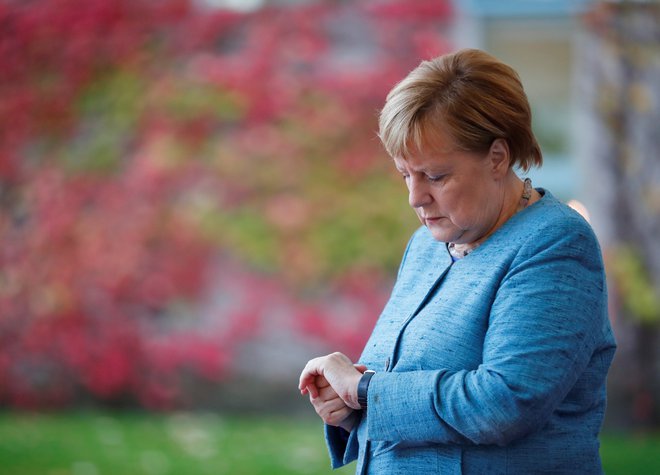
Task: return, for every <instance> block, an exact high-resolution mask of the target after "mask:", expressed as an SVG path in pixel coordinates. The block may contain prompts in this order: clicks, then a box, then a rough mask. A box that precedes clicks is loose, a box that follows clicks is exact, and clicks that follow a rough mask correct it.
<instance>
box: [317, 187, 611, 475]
mask: <svg viewBox="0 0 660 475" xmlns="http://www.w3.org/2000/svg"><path fill="white" fill-rule="evenodd" d="M538 191H539V192H541V193H542V194H543V197H542V198H541V199H540V200H539V201H538V202H536V203H534V204H533V205H530V206H529V207H528V208H526V209H525V210H523V211H520V212H519V213H517V214H515V215H514V216H513V217H512V218H511V219H509V220H508V221H507V222H506V223H504V225H502V226H501V227H500V228H499V229H498V230H497V231H496V232H495V233H494V234H492V235H491V236H490V237H489V238H488V239H487V240H486V241H485V242H484V243H483V244H482V245H481V246H479V247H478V248H476V249H475V250H474V251H472V252H471V253H470V254H469V255H468V256H466V257H465V258H463V259H460V260H458V261H456V262H452V259H451V257H450V255H449V253H448V251H447V248H446V244H445V243H442V242H438V241H436V240H435V239H434V238H433V237H432V236H431V234H430V233H429V231H428V230H427V229H426V228H424V227H422V228H420V229H419V230H417V232H415V234H414V235H413V236H412V238H411V240H410V242H409V244H408V247H407V249H406V252H405V255H404V257H403V261H402V262H401V267H400V269H399V274H398V277H397V281H396V284H395V286H394V289H393V290H392V295H391V297H390V300H389V302H388V303H387V305H386V306H385V308H384V310H383V312H382V314H381V316H380V318H379V320H378V322H377V323H376V326H375V328H374V330H373V333H372V335H371V337H370V339H369V341H368V342H367V345H366V347H365V349H364V352H363V354H362V356H361V358H360V362H361V363H363V364H365V365H366V366H367V367H368V368H369V369H373V370H375V371H376V374H375V375H374V376H373V378H372V379H371V383H370V386H369V392H368V409H367V410H366V411H363V412H362V413H361V414H360V416H361V418H360V422H359V424H358V425H357V426H356V428H354V429H353V431H352V432H351V433H350V436H349V437H348V438H347V437H346V436H347V435H348V434H347V433H346V432H345V431H343V429H339V428H336V427H331V426H326V440H327V442H328V447H329V451H330V458H331V462H332V466H333V467H335V468H336V467H339V466H342V465H344V464H346V463H348V462H350V461H352V460H355V459H357V460H358V464H357V473H374V474H386V473H410V474H413V473H414V474H424V473H429V474H431V473H433V474H437V473H442V474H445V473H452V474H453V473H456V474H459V473H463V474H483V473H488V474H489V475H495V474H500V473H501V474H505V473H506V474H532V473H539V472H543V473H553V474H563V473H575V474H599V473H602V468H601V464H600V458H599V454H598V447H599V442H598V433H599V430H600V427H601V424H602V420H603V415H604V411H605V378H606V374H607V371H608V368H609V366H610V362H611V360H612V357H613V356H614V351H615V342H614V338H613V336H612V331H611V328H610V324H609V320H608V316H607V289H606V283H605V274H604V270H603V262H602V258H601V251H600V247H599V245H598V242H597V240H596V237H595V235H594V233H593V231H592V229H591V227H590V226H589V224H588V223H587V222H586V221H585V220H584V219H583V218H582V217H581V216H580V215H579V214H578V213H577V212H575V211H574V210H572V209H571V208H569V207H568V206H566V205H564V204H562V203H560V202H559V201H558V200H556V199H555V198H554V197H553V196H552V195H551V194H550V193H549V192H547V191H544V190H542V189H539V190H538Z"/></svg>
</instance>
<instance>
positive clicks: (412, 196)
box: [408, 177, 432, 208]
mask: <svg viewBox="0 0 660 475" xmlns="http://www.w3.org/2000/svg"><path fill="white" fill-rule="evenodd" d="M431 199H432V198H431V195H430V194H429V190H428V186H427V185H426V184H425V183H424V182H423V181H421V180H419V179H416V178H413V177H410V178H409V179H408V203H410V206H412V207H413V208H420V207H422V206H425V205H427V204H429V202H430V201H431Z"/></svg>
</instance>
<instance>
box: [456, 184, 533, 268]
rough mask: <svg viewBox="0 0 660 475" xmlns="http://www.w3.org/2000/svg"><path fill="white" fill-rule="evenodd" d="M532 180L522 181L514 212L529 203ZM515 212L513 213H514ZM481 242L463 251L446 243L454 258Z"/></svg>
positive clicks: (467, 252)
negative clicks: (520, 193)
mask: <svg viewBox="0 0 660 475" xmlns="http://www.w3.org/2000/svg"><path fill="white" fill-rule="evenodd" d="M532 190H533V188H532V180H531V178H525V181H524V182H523V192H522V196H521V197H520V201H519V202H518V208H517V209H516V213H517V212H518V211H521V210H523V209H525V208H527V206H528V205H529V199H530V198H531V197H532ZM514 214H515V213H514ZM480 244H481V243H478V244H476V245H474V247H471V248H469V249H465V250H463V251H459V250H458V249H456V243H453V242H450V243H447V250H448V251H449V254H451V256H452V257H453V258H454V259H462V258H464V257H465V256H467V255H468V254H469V253H471V252H472V251H474V250H475V249H476V248H477V247H479V245H480Z"/></svg>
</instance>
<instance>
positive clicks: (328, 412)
mask: <svg viewBox="0 0 660 475" xmlns="http://www.w3.org/2000/svg"><path fill="white" fill-rule="evenodd" d="M314 384H315V386H316V388H317V390H318V396H317V397H313V396H312V394H311V393H310V394H309V401H310V402H311V403H312V406H314V410H315V411H316V413H317V414H318V415H319V417H320V418H321V419H323V422H325V423H326V424H328V425H331V426H336V427H341V428H342V429H344V430H346V431H348V432H350V431H351V429H352V428H353V426H354V425H355V419H356V417H357V411H356V410H355V409H352V408H350V407H348V406H347V405H346V403H345V402H344V401H343V400H342V398H340V397H339V395H338V394H337V392H336V391H335V390H334V389H333V388H332V386H330V383H328V380H327V379H325V377H324V376H317V377H316V378H315V380H314Z"/></svg>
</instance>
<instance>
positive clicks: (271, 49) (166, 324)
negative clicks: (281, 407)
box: [0, 0, 450, 409]
mask: <svg viewBox="0 0 660 475" xmlns="http://www.w3.org/2000/svg"><path fill="white" fill-rule="evenodd" d="M355 3H356V4H355V5H343V6H342V5H341V4H335V3H334V2H320V3H316V4H310V5H305V6H302V7H297V8H286V7H281V8H268V9H263V10H260V11H257V12H254V13H251V14H237V13H232V12H226V11H218V10H215V11H213V10H211V11H209V10H202V9H199V8H198V7H196V6H195V5H196V4H197V2H193V1H192V0H44V1H38V2H37V1H34V2H23V1H19V0H4V1H3V0H0V25H2V28H0V71H1V73H0V123H2V124H5V126H4V127H2V129H0V209H1V210H2V213H0V235H2V245H1V247H0V381H1V382H2V384H0V404H9V405H14V406H23V407H34V406H60V405H63V404H67V403H69V402H71V401H74V400H77V399H78V398H80V397H88V396H90V395H91V396H92V397H94V398H96V399H98V400H101V401H109V402H112V401H120V400H125V399H129V400H133V401H137V402H139V403H140V404H142V405H144V406H145V407H152V408H162V409H166V408H171V407H175V406H176V405H177V404H179V403H180V402H181V400H182V392H183V388H182V375H183V374H188V373H192V374H194V375H195V376H196V377H199V378H202V379H204V380H208V381H218V380H220V379H222V378H223V377H224V376H225V375H226V374H227V372H228V371H229V370H230V368H231V362H232V359H233V358H234V354H235V350H236V348H237V346H238V345H239V344H240V343H241V341H244V340H245V339H248V338H252V337H254V335H255V334H256V333H257V332H258V330H259V328H260V327H261V326H262V322H263V321H264V319H267V318H268V316H269V312H271V311H272V309H273V308H274V306H277V305H279V307H280V308H281V309H285V311H287V312H290V314H291V315H295V316H296V318H295V319H293V321H294V322H295V325H296V327H295V328H292V330H293V331H301V332H304V333H306V334H312V335H315V336H318V337H319V338H321V339H323V340H325V341H327V342H328V343H329V344H330V345H332V346H333V347H337V348H339V349H341V350H344V351H346V352H348V353H349V354H351V355H352V356H353V357H355V356H357V354H358V352H359V349H360V348H361V346H362V345H363V344H364V340H365V338H366V335H367V334H368V331H369V330H370V328H371V326H372V325H373V322H374V320H375V318H376V316H377V315H378V313H379V312H380V310H381V307H382V305H383V303H384V298H385V294H384V293H383V291H382V289H383V288H384V287H386V285H385V284H383V283H382V280H383V279H382V278H380V277H378V275H377V272H375V271H372V272H370V273H366V272H365V271H359V270H355V271H354V272H353V273H350V272H349V273H347V274H345V275H343V276H339V277H337V276H335V277H334V284H331V285H329V290H328V291H327V293H326V295H325V298H323V299H318V300H314V301H301V299H300V298H299V297H298V296H297V295H298V294H297V293H296V291H295V289H292V287H291V286H290V285H289V283H290V282H289V281H288V280H291V279H293V280H295V279H296V278H297V279H299V280H305V278H306V276H307V274H306V273H305V269H306V267H305V266H308V267H309V266H310V263H309V257H308V256H307V255H306V254H305V253H304V252H303V251H301V249H300V248H299V247H297V246H295V245H292V244H291V237H292V236H294V235H295V233H296V232H297V230H298V228H299V226H300V223H301V222H304V221H305V220H306V219H307V218H306V216H307V215H308V212H309V211H308V209H307V207H308V206H307V205H306V204H305V203H301V202H300V200H298V199H296V198H295V197H292V196H291V195H289V194H287V193H286V192H287V185H286V183H284V184H281V185H280V188H277V187H276V189H275V190H270V191H268V190H267V191H268V192H269V193H271V194H270V195H268V194H264V193H266V192H264V191H263V190H262V189H261V188H260V182H259V181H254V182H249V181H247V180H241V179H237V178H236V177H239V178H242V177H243V176H244V175H245V174H246V171H245V170H254V169H258V168H259V167H261V166H262V165H263V163H265V162H267V161H268V160H269V159H270V158H271V157H272V156H274V155H275V156H278V157H280V159H281V160H282V161H283V162H284V163H285V166H290V169H291V170H294V171H295V170H296V167H300V166H301V165H300V164H301V163H304V164H305V166H308V165H309V162H310V161H311V160H312V159H310V158H309V157H308V156H314V154H315V153H317V147H318V145H317V143H316V142H317V141H319V140H321V139H323V140H327V143H326V145H325V146H326V147H328V146H329V147H330V152H329V153H331V154H334V155H336V157H335V159H334V160H335V162H336V166H337V168H338V169H339V170H340V171H343V172H349V171H350V173H353V174H358V175H359V174H360V173H366V172H367V171H368V170H369V169H370V168H371V167H373V163H374V161H375V159H376V157H378V156H379V155H378V153H379V152H378V145H377V144H376V142H375V141H374V140H373V125H374V119H375V117H374V115H375V114H374V111H375V110H376V109H377V108H378V107H379V106H380V104H381V102H382V100H383V97H384V94H385V92H386V91H387V90H388V89H389V88H390V87H391V85H392V84H394V83H395V82H396V81H397V80H398V79H399V78H400V77H401V76H402V75H403V74H404V73H405V72H406V71H407V70H409V69H410V68H411V67H412V66H413V65H414V64H415V63H417V62H418V61H419V59H421V58H424V57H428V56H429V55H431V54H437V53H438V52H441V51H443V50H445V49H447V47H448V46H447V44H446V43H445V42H444V40H443V38H442V34H441V32H440V26H439V23H440V22H442V21H445V20H446V19H447V18H448V17H449V15H450V10H449V7H448V5H449V2H438V1H433V2H431V1H428V2H427V1H423V2H403V1H396V2H355ZM350 19H357V20H356V21H358V22H359V25H360V27H364V28H368V29H369V30H368V31H362V30H360V29H359V28H358V29H357V30H352V31H361V33H359V34H358V36H359V39H361V40H365V41H366V42H368V43H369V44H366V45H365V51H367V52H366V53H365V51H360V50H359V48H357V49H356V48H355V45H348V46H347V45H346V44H344V43H342V35H343V34H344V33H345V31H346V28H347V27H346V26H345V25H344V23H345V21H346V20H350ZM200 91H201V92H200ZM195 94H199V95H195ZM122 101H123V102H122ZM117 104H124V106H122V107H120V106H118V105H117ZM308 134H309V137H308V136H307V135H308ZM218 137H219V139H218ZM217 140H220V142H221V144H222V146H223V147H222V153H223V154H226V155H228V156H231V157H232V158H238V159H237V160H234V161H231V162H229V163H225V162H222V161H221V160H217V159H216V158H215V157H214V154H213V153H209V152H208V150H209V147H211V145H213V144H214V143H215V141H217ZM328 144H330V145H328ZM81 150H82V151H81ZM209 156H211V157H212V158H209ZM248 158H249V159H250V160H252V162H250V163H247V164H245V163H243V161H245V160H248ZM260 160H261V162H260ZM287 160H289V161H290V162H291V165H287V164H286V163H287ZM309 166H311V165H309ZM221 167H225V168H226V169H222V170H218V168H221ZM265 170H266V172H268V170H269V169H268V168H265ZM259 193H262V195H259ZM255 197H256V198H255ZM259 200H262V201H263V202H266V203H267V205H265V206H264V215H265V217H266V219H268V220H270V221H269V222H270V223H271V224H272V225H273V226H274V227H275V229H276V231H277V233H279V234H278V235H277V239H279V241H278V242H279V243H280V246H279V249H280V252H281V253H282V254H283V257H281V261H280V262H282V265H281V269H280V271H281V275H282V276H284V277H281V278H278V277H272V276H271V277H269V276H268V275H258V274H253V273H250V272H246V271H244V270H242V269H241V268H240V267H234V266H229V265H228V264H227V260H225V259H220V264H217V261H218V258H217V256H218V255H221V256H222V255H224V254H223V253H224V252H226V251H227V249H224V248H223V247H222V246H223V245H224V243H223V241H222V240H220V241H221V242H220V248H218V242H217V239H215V240H214V239H212V238H209V235H208V233H205V232H202V231H200V228H203V225H204V224H205V221H204V219H205V218H204V212H203V210H204V209H205V208H204V206H206V202H207V201H210V202H211V204H212V206H211V209H215V208H214V207H220V208H222V209H225V210H234V209H241V208H242V207H244V206H246V203H247V205H253V204H254V202H255V201H257V202H258V201H259ZM200 203H201V204H200ZM200 209H201V210H202V211H200ZM296 210H297V211H296ZM229 251H231V249H229ZM287 265H288V267H290V269H287ZM218 267H221V271H222V272H224V273H225V275H231V279H229V280H230V281H231V284H229V283H228V280H224V281H223V282H224V283H225V284H226V285H225V287H224V289H225V290H224V291H225V292H227V294H226V295H225V296H224V297H223V298H222V299H221V301H222V305H221V306H220V308H219V309H217V310H215V311H214V312H212V314H211V315H209V316H208V318H206V319H203V318H195V317H191V316H190V315H193V314H197V313H199V312H197V310H198V308H197V307H198V306H200V305H202V304H199V302H200V301H203V297H204V295H205V292H208V288H209V286H211V285H213V284H214V277H213V276H214V273H215V272H217V268H218ZM310 272H311V271H310ZM374 274H376V278H374ZM291 275H294V276H295V275H297V276H298V277H293V278H292V277H291ZM287 279H288V280H287ZM215 281H216V283H217V279H215ZM379 282H380V284H379ZM227 289H229V290H227ZM206 298H207V299H208V297H206ZM196 312H197V313H196Z"/></svg>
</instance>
